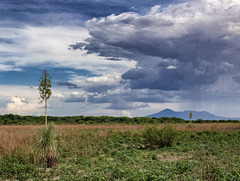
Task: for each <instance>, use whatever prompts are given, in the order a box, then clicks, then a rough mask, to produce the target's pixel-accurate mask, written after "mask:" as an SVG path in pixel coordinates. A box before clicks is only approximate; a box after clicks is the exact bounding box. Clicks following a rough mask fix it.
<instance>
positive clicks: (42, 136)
mask: <svg viewBox="0 0 240 181" xmlns="http://www.w3.org/2000/svg"><path fill="white" fill-rule="evenodd" d="M39 82H40V84H39V88H38V90H39V94H40V97H41V99H42V101H45V127H42V128H38V129H36V130H35V133H34V140H33V144H34V153H35V155H36V156H39V157H40V158H42V159H43V160H44V161H45V162H46V163H47V167H53V166H56V165H57V164H58V155H59V153H60V137H59V133H58V131H57V128H56V127H55V126H54V124H53V123H51V124H50V125H48V124H47V100H48V99H49V98H50V96H51V95H52V91H51V86H52V85H51V77H50V75H49V74H48V72H47V69H45V70H44V71H43V74H42V76H41V77H40V79H39Z"/></svg>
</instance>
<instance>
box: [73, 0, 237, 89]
mask: <svg viewBox="0 0 240 181" xmlns="http://www.w3.org/2000/svg"><path fill="white" fill-rule="evenodd" d="M239 19H240V3H239V2H237V1H234V2H232V3H229V2H228V1H227V0H222V1H221V3H219V2H217V1H213V0H207V1H198V2H189V3H182V4H176V5H171V6H167V7H165V8H160V7H158V6H155V7H153V8H152V10H151V11H150V12H149V13H148V14H145V15H140V14H137V13H123V14H120V15H111V16H108V17H106V18H101V19H92V20H90V21H88V23H87V27H88V29H89V33H90V35H91V38H88V39H87V40H86V43H85V45H83V44H81V45H80V44H79V45H80V46H79V48H82V49H85V50H86V51H87V53H97V54H98V55H100V56H104V57H107V58H109V57H110V58H109V59H111V58H112V57H114V58H117V59H119V58H125V59H133V60H135V61H137V67H136V68H134V69H131V70H129V71H127V72H125V73H124V74H123V75H122V79H123V80H125V81H126V83H128V84H129V86H130V87H131V88H132V89H143V88H146V89H160V90H191V89H192V88H194V87H201V86H205V85H211V84H214V83H215V82H216V81H217V80H218V79H219V77H221V76H223V75H229V74H235V72H237V71H239V67H240V62H239V59H240V55H239V49H240V44H239V41H240V33H239V29H240V25H239V24H240V20H239ZM75 48H76V47H75Z"/></svg>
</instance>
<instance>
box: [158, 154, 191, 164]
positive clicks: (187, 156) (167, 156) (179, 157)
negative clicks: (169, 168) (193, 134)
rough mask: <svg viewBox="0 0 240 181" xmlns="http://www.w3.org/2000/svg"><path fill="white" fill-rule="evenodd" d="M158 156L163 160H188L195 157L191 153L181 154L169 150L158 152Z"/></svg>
mask: <svg viewBox="0 0 240 181" xmlns="http://www.w3.org/2000/svg"><path fill="white" fill-rule="evenodd" d="M157 157H158V158H159V159H160V160H161V161H163V162H173V161H178V160H188V159H191V158H192V157H193V155H191V154H184V155H179V154H177V153H171V154H170V153H169V152H163V153H161V154H157Z"/></svg>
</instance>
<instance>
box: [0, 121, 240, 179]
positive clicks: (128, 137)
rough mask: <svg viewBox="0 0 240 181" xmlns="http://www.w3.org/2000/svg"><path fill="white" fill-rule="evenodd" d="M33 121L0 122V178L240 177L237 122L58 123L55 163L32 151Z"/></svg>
mask: <svg viewBox="0 0 240 181" xmlns="http://www.w3.org/2000/svg"><path fill="white" fill-rule="evenodd" d="M36 127H39V126H0V137H1V142H0V180H9V179H10V180H28V179H29V180H44V179H45V180H240V124H237V123H232V124H230V123H229V124H226V123H224V124H220V123H218V124H194V126H191V127H190V126H189V125H187V124H178V125H172V126H169V125H168V126H167V127H165V125H164V124H161V125H157V127H158V129H156V128H155V127H151V126H150V125H149V126H144V125H61V126H58V128H59V130H60V132H61V140H62V149H61V150H62V152H61V156H60V157H59V165H58V167H57V166H56V167H53V168H47V165H46V163H45V162H43V161H41V159H38V158H37V157H35V155H34V154H33V147H32V141H33V140H32V134H33V128H36ZM166 133H169V134H166ZM153 138H154V139H153ZM169 140H170V142H169ZM168 143H169V144H168Z"/></svg>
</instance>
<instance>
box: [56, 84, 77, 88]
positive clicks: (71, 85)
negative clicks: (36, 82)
mask: <svg viewBox="0 0 240 181" xmlns="http://www.w3.org/2000/svg"><path fill="white" fill-rule="evenodd" d="M57 85H59V86H66V87H68V88H69V89H77V88H79V87H78V86H77V85H76V84H73V83H71V82H57Z"/></svg>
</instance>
